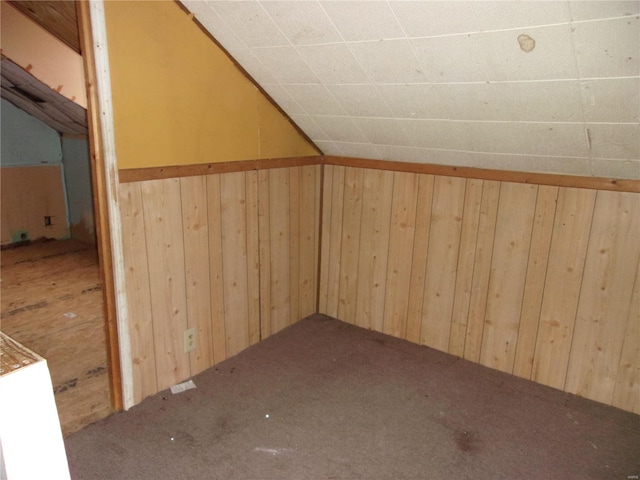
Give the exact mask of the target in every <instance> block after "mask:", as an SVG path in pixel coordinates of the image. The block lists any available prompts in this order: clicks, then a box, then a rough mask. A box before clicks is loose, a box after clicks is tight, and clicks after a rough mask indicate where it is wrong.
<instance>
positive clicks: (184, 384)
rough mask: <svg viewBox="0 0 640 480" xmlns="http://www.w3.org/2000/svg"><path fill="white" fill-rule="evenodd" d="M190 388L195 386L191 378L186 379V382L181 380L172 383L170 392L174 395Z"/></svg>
mask: <svg viewBox="0 0 640 480" xmlns="http://www.w3.org/2000/svg"><path fill="white" fill-rule="evenodd" d="M192 388H196V384H195V383H193V380H187V381H186V382H182V383H179V384H177V385H172V386H171V393H173V394H174V395H175V394H176V393H182V392H184V391H186V390H191V389H192Z"/></svg>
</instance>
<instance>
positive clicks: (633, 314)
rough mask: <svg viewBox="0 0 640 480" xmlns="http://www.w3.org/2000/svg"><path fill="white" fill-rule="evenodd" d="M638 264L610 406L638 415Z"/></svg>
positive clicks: (639, 348)
mask: <svg viewBox="0 0 640 480" xmlns="http://www.w3.org/2000/svg"><path fill="white" fill-rule="evenodd" d="M639 398H640V262H639V263H638V268H637V269H636V279H635V282H634V288H633V295H632V297H631V306H630V308H629V318H628V320H627V328H626V332H625V335H624V343H623V344H622V354H621V356H620V366H619V368H618V374H617V376H616V386H615V389H614V391H613V401H612V405H614V406H615V407H618V408H622V409H624V410H628V411H631V412H634V413H638V414H640V402H639V401H638V399H639Z"/></svg>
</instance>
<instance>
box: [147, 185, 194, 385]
mask: <svg viewBox="0 0 640 480" xmlns="http://www.w3.org/2000/svg"><path fill="white" fill-rule="evenodd" d="M141 187H142V203H143V205H144V228H145V232H146V240H147V255H148V266H149V290H150V292H151V312H149V313H150V314H151V316H152V318H153V338H154V343H155V352H156V374H157V379H158V389H160V390H162V389H165V388H168V387H170V386H171V385H174V384H176V383H178V382H180V381H182V380H183V379H185V378H186V377H188V376H189V373H190V367H189V355H188V354H186V353H185V352H184V331H185V329H186V328H187V292H186V285H185V268H184V267H185V263H184V238H183V236H182V231H183V230H182V208H181V199H180V181H179V179H169V180H160V181H157V182H142V185H141Z"/></svg>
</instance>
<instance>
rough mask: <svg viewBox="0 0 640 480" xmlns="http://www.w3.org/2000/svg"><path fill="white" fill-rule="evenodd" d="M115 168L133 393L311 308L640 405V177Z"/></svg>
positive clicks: (380, 169) (230, 351)
mask: <svg viewBox="0 0 640 480" xmlns="http://www.w3.org/2000/svg"><path fill="white" fill-rule="evenodd" d="M120 177H121V182H122V183H121V185H120V187H121V188H120V202H121V206H120V207H121V211H122V221H123V235H124V252H125V267H126V275H127V278H126V283H127V285H126V290H127V297H128V302H129V306H128V308H129V323H130V335H131V344H132V358H133V368H134V389H135V402H136V403H139V402H140V401H141V400H142V399H143V398H145V397H146V396H148V395H152V394H154V393H156V392H158V391H160V390H162V389H165V388H167V387H168V386H170V385H172V384H174V383H178V382H180V381H183V380H185V379H186V378H188V377H189V376H191V375H194V374H196V373H198V372H200V371H202V370H204V369H206V368H209V367H211V366H213V365H215V364H217V363H219V362H220V361H222V360H224V359H226V358H228V357H229V356H231V355H234V354H236V353H238V352H240V351H241V350H243V349H244V348H246V347H248V346H249V345H252V344H254V343H256V342H257V341H259V340H260V339H261V338H265V337H267V336H268V335H270V334H271V333H274V332H276V331H278V330H280V329H282V328H284V327H286V326H288V325H290V324H292V323H294V322H295V321H297V320H299V319H301V318H304V317H305V316H307V315H309V314H311V313H315V312H318V313H323V314H327V315H330V316H332V317H335V318H338V319H340V320H343V321H346V322H349V323H353V324H356V325H359V326H362V327H365V328H369V329H373V330H376V331H379V332H383V333H386V334H389V335H393V336H396V337H400V338H404V339H407V340H409V341H411V342H415V343H418V344H422V345H427V346H429V347H433V348H435V349H438V350H441V351H445V352H448V353H451V354H453V355H456V356H459V357H462V358H465V359H467V360H470V361H473V362H477V363H480V364H482V365H486V366H488V367H491V368H495V369H498V370H501V371H505V372H509V373H512V374H514V375H517V376H520V377H523V378H527V379H530V380H533V381H536V382H539V383H542V384H545V385H549V386H552V387H555V388H558V389H561V390H565V391H567V392H571V393H576V394H578V395H580V396H583V397H587V398H590V399H593V400H596V401H599V402H602V403H605V404H610V405H614V406H616V407H619V408H622V409H624V410H628V411H633V412H635V413H640V401H639V399H640V377H639V376H640V369H639V368H638V367H639V365H640V348H639V345H640V312H639V306H640V292H639V290H640V278H639V276H640V269H639V267H640V242H639V241H638V239H639V236H640V182H638V181H625V180H608V179H597V178H579V177H570V176H559V175H545V174H527V173H519V172H497V171H489V170H479V169H471V168H467V169H465V168H455V167H438V166H430V165H422V164H407V163H391V162H384V161H376V160H364V159H350V158H339V157H329V156H326V157H305V158H301V159H280V160H260V161H254V162H230V163H226V164H209V165H193V166H188V167H165V168H156V169H144V170H123V171H121V172H120ZM319 250H321V251H319ZM187 328H196V329H197V343H198V346H197V349H196V350H195V352H191V353H189V354H185V353H183V351H184V350H183V332H184V330H185V329H187Z"/></svg>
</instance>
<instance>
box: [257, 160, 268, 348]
mask: <svg viewBox="0 0 640 480" xmlns="http://www.w3.org/2000/svg"><path fill="white" fill-rule="evenodd" d="M270 208H271V202H270V201H269V170H259V171H258V237H259V242H260V243H259V247H258V255H259V258H260V262H259V265H260V280H259V283H260V293H259V297H260V338H267V337H268V336H269V335H271V229H270V225H271V222H270V218H271V213H270Z"/></svg>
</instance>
